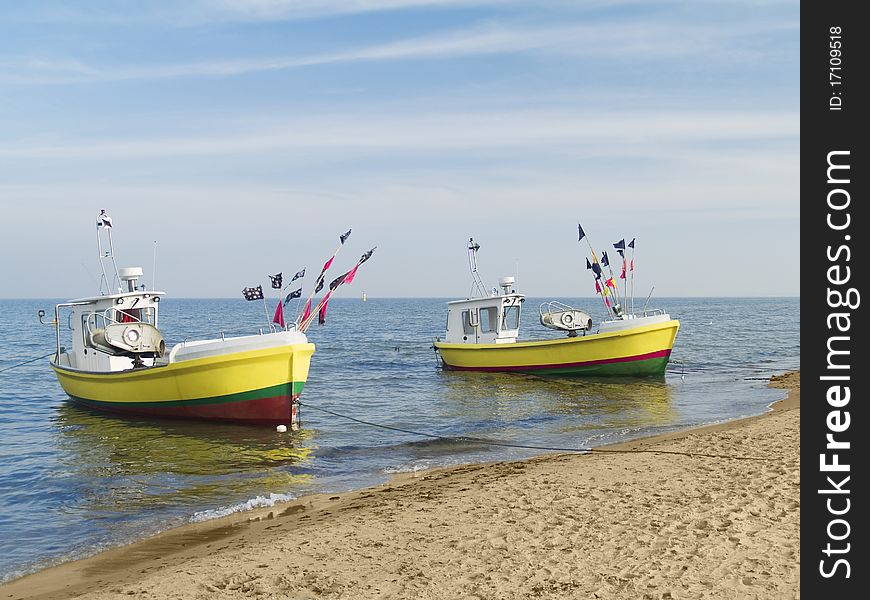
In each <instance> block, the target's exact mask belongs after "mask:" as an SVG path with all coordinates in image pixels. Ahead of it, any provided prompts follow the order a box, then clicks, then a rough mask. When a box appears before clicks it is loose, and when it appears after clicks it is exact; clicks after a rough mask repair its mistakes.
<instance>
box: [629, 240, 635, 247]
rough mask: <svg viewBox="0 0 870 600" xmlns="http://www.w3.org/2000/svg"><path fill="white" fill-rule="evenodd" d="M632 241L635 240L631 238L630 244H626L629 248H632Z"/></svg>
mask: <svg viewBox="0 0 870 600" xmlns="http://www.w3.org/2000/svg"><path fill="white" fill-rule="evenodd" d="M634 239H635V238H631V242H629V243H628V247H629V248H634Z"/></svg>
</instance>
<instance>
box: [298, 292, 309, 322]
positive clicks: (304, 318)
mask: <svg viewBox="0 0 870 600" xmlns="http://www.w3.org/2000/svg"><path fill="white" fill-rule="evenodd" d="M310 316H311V298H309V299H308V302H306V303H305V310H303V311H302V317H301V318H300V319H299V322H300V323H305V321H306V320H307V319H308V317H310Z"/></svg>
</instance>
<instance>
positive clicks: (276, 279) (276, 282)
mask: <svg viewBox="0 0 870 600" xmlns="http://www.w3.org/2000/svg"><path fill="white" fill-rule="evenodd" d="M269 279H271V280H272V287H273V288H274V289H276V290H280V289H281V285H282V282H283V280H284V278H283V277H282V276H281V273H278V274H277V275H269Z"/></svg>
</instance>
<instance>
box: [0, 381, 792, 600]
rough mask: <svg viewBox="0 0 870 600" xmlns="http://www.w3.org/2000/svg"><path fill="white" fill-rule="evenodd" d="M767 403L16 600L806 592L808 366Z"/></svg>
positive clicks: (187, 550)
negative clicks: (803, 436) (803, 458)
mask: <svg viewBox="0 0 870 600" xmlns="http://www.w3.org/2000/svg"><path fill="white" fill-rule="evenodd" d="M770 385H771V386H773V387H779V388H783V389H787V390H788V392H789V394H788V397H787V398H786V399H785V400H784V401H782V402H778V403H776V404H775V405H774V410H773V411H771V412H769V413H766V414H764V415H761V416H758V417H752V418H749V419H743V420H740V421H732V422H729V423H724V424H719V425H713V426H708V427H703V428H698V429H693V430H688V431H682V432H677V433H671V434H666V435H661V436H655V437H650V438H644V439H642V440H635V441H632V442H627V443H623V444H618V445H613V446H607V447H603V448H600V449H598V450H597V451H595V452H593V453H590V454H585V455H576V454H574V455H572V454H560V455H547V456H542V457H538V458H534V459H530V460H526V461H521V462H509V463H507V462H506V463H495V464H487V465H474V466H463V467H454V468H448V469H435V470H431V471H425V472H419V473H416V474H414V475H410V474H409V475H403V476H400V477H396V478H394V479H393V480H391V481H390V482H389V483H388V484H385V485H381V486H376V487H372V488H367V489H363V490H359V491H356V492H352V493H346V494H341V495H339V496H328V495H318V496H310V497H305V498H301V499H299V500H298V501H294V502H289V503H286V504H283V505H281V506H275V507H272V508H270V509H261V510H258V511H254V512H250V513H245V514H234V515H230V516H228V517H224V518H223V519H218V520H214V521H209V522H206V523H197V524H191V525H187V526H184V527H180V528H177V529H173V530H171V531H168V532H165V533H162V534H160V535H157V536H155V537H153V538H149V539H146V540H143V541H141V542H137V543H135V544H132V545H129V546H125V547H122V548H117V549H113V550H109V551H107V552H103V553H101V554H98V555H96V556H93V557H91V558H87V559H84V560H80V561H76V562H72V563H67V564H63V565H60V566H58V567H54V568H51V569H47V570H44V571H41V572H39V573H35V574H33V575H30V576H27V577H24V578H21V579H18V580H15V581H12V582H10V583H7V584H6V585H2V586H0V600H2V599H5V598H8V599H18V598H39V599H46V600H47V599H60V598H83V599H85V598H86V599H89V600H97V599H110V598H111V599H120V598H130V597H134V598H179V599H181V598H183V599H191V598H195V599H199V598H203V599H204V598H209V599H215V598H216V599H223V598H255V599H262V600H266V599H270V600H273V599H274V600H277V599H288V600H289V599H302V598H352V599H355V600H356V599H363V600H364V599H368V598H397V599H398V598H403V599H404V598H407V599H422V600H426V599H435V598H438V599H442V598H443V599H451V600H453V599H459V598H470V599H474V598H480V599H489V598H492V599H514V598H552V599H557V598H558V599H562V598H577V599H583V600H587V599H592V598H602V599H616V600H621V599H625V600H644V599H681V598H692V599H695V598H710V599H716V600H723V599H732V598H733V599H738V598H739V599H744V598H746V599H749V598H758V599H765V600H767V599H770V598H777V599H788V598H799V597H800V439H799V433H800V373H799V372H795V373H788V374H785V375H783V376H780V377H775V378H773V379H772V380H771V383H770Z"/></svg>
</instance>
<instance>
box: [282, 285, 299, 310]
mask: <svg viewBox="0 0 870 600" xmlns="http://www.w3.org/2000/svg"><path fill="white" fill-rule="evenodd" d="M301 297H302V288H299V289H298V290H296V291H294V292H290V293H289V294H287V297H286V298H284V306H287V303H288V302H290V301H291V300H292V299H293V298H301Z"/></svg>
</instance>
